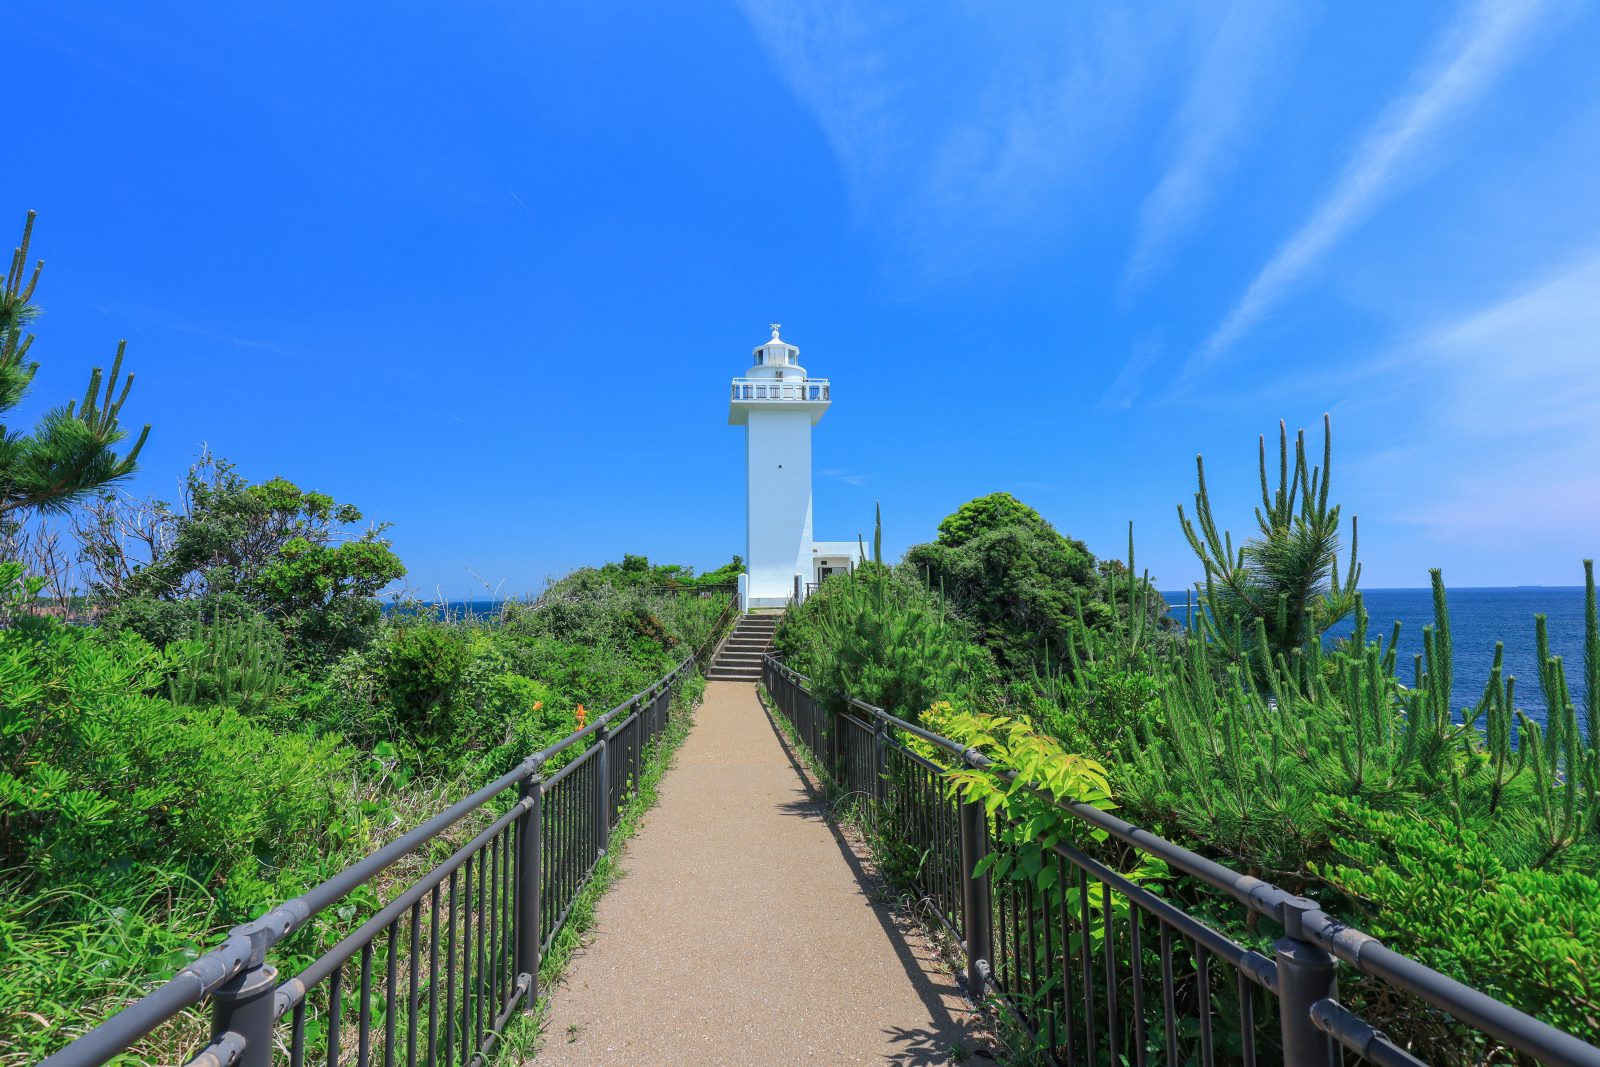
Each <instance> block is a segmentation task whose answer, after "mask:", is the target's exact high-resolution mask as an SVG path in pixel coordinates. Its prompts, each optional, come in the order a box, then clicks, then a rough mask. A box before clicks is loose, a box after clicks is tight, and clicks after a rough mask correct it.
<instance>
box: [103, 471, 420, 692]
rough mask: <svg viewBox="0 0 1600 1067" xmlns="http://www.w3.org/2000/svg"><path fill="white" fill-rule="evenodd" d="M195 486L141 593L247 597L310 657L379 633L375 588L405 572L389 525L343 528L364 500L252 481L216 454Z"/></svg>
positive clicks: (136, 595) (136, 584) (133, 587)
mask: <svg viewBox="0 0 1600 1067" xmlns="http://www.w3.org/2000/svg"><path fill="white" fill-rule="evenodd" d="M187 494H188V498H189V506H188V508H187V511H186V512H185V513H184V514H182V515H179V516H176V517H174V519H173V520H172V521H173V528H172V533H171V539H170V545H169V546H168V547H167V548H166V549H165V550H164V551H162V552H161V553H159V555H158V556H157V557H156V558H155V559H153V560H151V561H150V562H149V564H148V565H147V566H145V567H144V568H142V569H140V570H138V571H136V572H135V573H134V574H133V575H132V577H131V578H130V579H129V580H128V583H127V586H128V591H129V594H130V598H131V600H134V601H138V600H143V599H157V600H167V601H173V600H186V599H193V598H201V599H204V600H207V601H213V600H216V599H218V598H237V599H238V600H240V601H242V602H244V603H246V604H248V605H250V606H251V607H252V608H253V609H254V610H256V611H260V612H263V613H265V614H267V615H268V616H270V617H271V618H273V619H274V620H276V621H277V622H278V623H279V625H281V626H282V627H283V629H284V630H285V631H287V632H288V634H289V635H290V638H291V641H290V644H291V647H292V648H293V649H294V650H295V652H296V655H297V658H299V659H302V660H305V659H308V658H310V659H318V660H326V659H328V658H330V657H332V656H336V655H338V654H340V653H342V652H344V651H346V650H348V649H352V648H358V647H361V646H363V645H365V644H366V643H367V642H368V641H369V640H370V639H371V637H372V635H373V633H374V632H375V631H376V628H377V625H378V621H379V616H380V614H381V610H380V608H379V606H378V604H377V602H376V601H375V600H374V599H373V598H374V597H375V596H376V595H377V593H378V591H379V590H381V589H382V588H383V587H384V586H386V585H388V584H389V583H391V582H393V581H396V580H398V579H399V578H402V577H404V576H405V567H404V566H403V565H402V564H401V562H400V560H399V557H397V556H396V555H395V554H394V552H393V550H392V549H391V548H390V542H389V541H388V539H387V538H385V537H384V536H383V533H384V531H385V530H386V529H387V527H386V526H384V525H380V526H376V527H373V528H370V529H368V530H366V531H364V532H363V533H362V534H361V535H360V536H358V537H355V538H350V539H344V538H342V536H341V532H340V531H341V529H342V528H344V527H348V526H349V525H351V524H353V523H357V522H360V521H361V517H362V515H361V511H360V509H358V508H356V507H355V506H354V505H351V504H340V503H338V502H336V501H335V500H334V499H333V498H332V497H330V496H328V495H327V494H325V493H317V492H311V491H308V490H302V489H301V488H299V487H298V486H296V485H295V484H294V483H293V482H290V481H288V480H286V479H283V478H274V479H272V480H270V481H267V482H263V483H262V484H260V485H252V484H250V483H249V482H247V481H246V480H245V479H244V478H243V477H241V476H240V475H239V474H238V473H237V472H236V471H235V469H234V467H233V465H232V464H230V463H228V462H227V461H225V460H215V459H212V458H211V457H209V456H207V457H203V458H202V459H201V461H200V462H199V463H198V464H196V466H195V468H194V469H193V470H191V471H190V472H189V478H188V484H187ZM121 610H122V611H124V612H127V611H134V610H135V609H132V608H129V607H126V606H125V607H124V608H122V609H121ZM135 613H136V614H137V615H140V616H145V617H149V616H151V615H154V614H156V613H155V612H154V611H152V610H151V609H149V608H140V609H137V611H136V612H135ZM114 614H115V613H114Z"/></svg>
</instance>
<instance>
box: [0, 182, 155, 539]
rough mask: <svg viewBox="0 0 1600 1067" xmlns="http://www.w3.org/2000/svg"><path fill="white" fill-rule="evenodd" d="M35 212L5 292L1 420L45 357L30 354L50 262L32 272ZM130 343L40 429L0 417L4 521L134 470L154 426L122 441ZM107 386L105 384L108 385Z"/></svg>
mask: <svg viewBox="0 0 1600 1067" xmlns="http://www.w3.org/2000/svg"><path fill="white" fill-rule="evenodd" d="M33 220H34V213H33V212H31V211H30V212H28V220H27V222H26V223H25V224H24V226H23V228H22V242H21V244H19V245H18V246H17V248H16V250H15V251H14V252H13V253H12V255H11V270H10V272H9V273H8V274H7V275H6V283H5V289H4V291H3V292H0V419H3V418H4V416H5V415H6V413H7V412H9V411H11V410H12V409H13V408H15V407H16V406H17V405H18V404H20V403H21V402H22V399H23V398H24V397H25V396H26V395H27V392H28V387H29V385H31V384H32V382H33V376H34V374H35V373H36V372H37V371H38V369H39V364H38V363H35V362H29V361H28V358H27V357H28V350H29V349H30V348H31V347H32V346H33V334H31V333H29V332H28V329H27V328H28V325H29V323H31V322H32V321H33V320H34V319H35V318H36V317H37V316H38V309H37V308H36V307H35V306H34V303H33V293H34V290H35V288H37V287H38V284H39V274H40V272H41V271H42V270H43V268H44V261H43V260H39V261H38V262H36V263H35V264H34V266H33V271H32V273H31V274H30V273H29V272H28V269H27V265H28V245H29V242H30V240H31V239H32V236H33ZM126 346H127V342H126V341H123V342H120V343H119V344H118V345H117V357H116V360H115V361H114V362H113V363H112V364H111V373H110V374H109V375H108V374H105V373H104V372H103V371H102V370H101V368H99V367H95V368H94V369H93V370H92V371H91V372H90V374H89V387H88V388H87V389H86V390H84V394H83V399H82V400H81V401H73V402H69V403H68V404H67V405H66V406H65V407H57V408H52V409H50V410H49V411H47V412H45V414H44V415H43V416H42V417H41V418H40V419H39V422H38V424H37V425H36V426H35V427H34V428H33V432H32V433H25V432H23V431H22V430H20V429H14V428H13V427H11V426H8V425H7V424H6V423H5V422H4V421H0V527H4V526H5V525H7V524H9V523H16V522H18V521H20V520H21V518H22V516H23V514H25V513H26V512H28V511H35V512H61V511H65V510H67V509H68V508H69V507H71V505H72V504H73V503H74V502H75V501H78V500H81V499H82V498H83V497H84V496H85V495H87V494H89V493H92V492H94V491H95V490H97V489H100V488H102V487H104V486H107V485H110V484H111V483H113V482H116V481H119V480H121V479H123V478H126V477H127V476H128V475H130V474H132V473H133V472H134V470H135V469H137V461H138V457H139V450H140V449H141V448H143V447H144V442H145V438H146V437H148V436H149V434H150V427H149V426H146V427H145V428H144V430H143V431H142V432H141V433H140V434H139V439H138V440H137V441H135V442H134V445H133V447H132V448H131V449H129V450H128V451H127V453H126V454H123V455H119V454H118V453H117V451H116V446H117V445H118V444H120V443H121V442H122V441H123V440H124V439H126V437H127V433H126V432H125V431H124V430H123V429H122V428H121V425H120V424H119V421H118V416H119V415H120V414H121V411H122V405H123V402H124V401H126V400H127V399H128V391H129V390H130V389H131V388H132V387H133V375H131V374H130V375H128V376H127V378H126V379H125V380H123V381H122V383H121V384H122V389H121V392H120V393H119V392H118V391H117V385H118V381H119V379H121V376H122V355H123V350H124V349H125V348H126ZM102 386H103V387H104V391H103V392H102Z"/></svg>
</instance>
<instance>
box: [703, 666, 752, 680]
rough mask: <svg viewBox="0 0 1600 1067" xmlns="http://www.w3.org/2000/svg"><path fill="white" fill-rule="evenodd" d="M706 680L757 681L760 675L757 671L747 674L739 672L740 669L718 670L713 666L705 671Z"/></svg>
mask: <svg viewBox="0 0 1600 1067" xmlns="http://www.w3.org/2000/svg"><path fill="white" fill-rule="evenodd" d="M706 681H708V682H759V681H761V675H760V673H759V672H757V673H755V674H747V673H744V672H741V671H719V670H717V669H716V668H715V667H713V668H712V669H711V670H709V671H706Z"/></svg>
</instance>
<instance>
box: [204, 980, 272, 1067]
mask: <svg viewBox="0 0 1600 1067" xmlns="http://www.w3.org/2000/svg"><path fill="white" fill-rule="evenodd" d="M277 988H278V969H277V968H276V967H274V966H272V964H270V963H258V964H255V965H254V966H251V967H246V968H245V969H244V970H243V971H242V972H240V973H239V974H237V975H235V976H234V977H233V978H231V979H229V980H228V981H227V982H226V983H224V984H223V986H222V987H221V988H220V989H218V990H217V991H216V992H215V993H213V994H212V995H211V1040H212V1041H220V1040H222V1038H223V1037H224V1036H225V1035H227V1034H229V1033H233V1034H237V1035H238V1036H239V1037H241V1038H243V1039H244V1051H243V1052H242V1053H241V1054H240V1056H239V1058H238V1059H237V1060H235V1061H234V1062H233V1064H232V1067H272V1027H273V1024H274V1023H275V1022H276V1021H277V1020H276V1019H275V1018H274V1017H273V1014H272V994H273V993H275V992H276V991H277Z"/></svg>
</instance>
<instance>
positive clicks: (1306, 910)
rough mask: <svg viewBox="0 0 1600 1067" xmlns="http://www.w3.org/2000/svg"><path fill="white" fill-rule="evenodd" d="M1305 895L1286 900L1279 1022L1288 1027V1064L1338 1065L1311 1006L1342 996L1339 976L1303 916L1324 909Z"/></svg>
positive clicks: (1279, 944)
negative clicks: (1310, 935)
mask: <svg viewBox="0 0 1600 1067" xmlns="http://www.w3.org/2000/svg"><path fill="white" fill-rule="evenodd" d="M1319 910H1320V908H1319V907H1318V905H1317V903H1316V901H1314V900H1308V899H1306V898H1304V897H1300V898H1291V899H1290V900H1287V901H1285V902H1284V910H1283V936H1282V937H1280V938H1279V939H1278V940H1277V941H1276V942H1274V943H1273V946H1272V947H1273V951H1274V953H1275V957H1276V959H1277V964H1278V1023H1279V1025H1280V1026H1281V1027H1282V1028H1283V1062H1284V1063H1292V1064H1294V1065H1295V1067H1336V1064H1337V1063H1338V1060H1337V1059H1336V1058H1335V1055H1334V1047H1333V1041H1332V1039H1331V1038H1329V1037H1328V1035H1327V1034H1325V1033H1323V1032H1322V1031H1321V1030H1319V1029H1318V1028H1317V1024H1316V1023H1315V1022H1314V1021H1313V1020H1312V1017H1311V1006H1312V1005H1313V1004H1315V1003H1316V1002H1317V1001H1319V1000H1324V999H1326V1000H1337V999H1338V997H1339V975H1338V971H1337V970H1336V966H1337V964H1336V962H1335V960H1334V958H1333V956H1332V955H1330V954H1329V953H1327V952H1325V951H1323V950H1322V949H1321V948H1318V947H1317V946H1316V945H1314V944H1312V943H1311V942H1310V941H1308V940H1306V938H1305V937H1304V930H1303V929H1302V927H1301V920H1302V919H1303V918H1304V917H1305V916H1306V915H1308V914H1310V913H1311V912H1314V911H1319Z"/></svg>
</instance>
